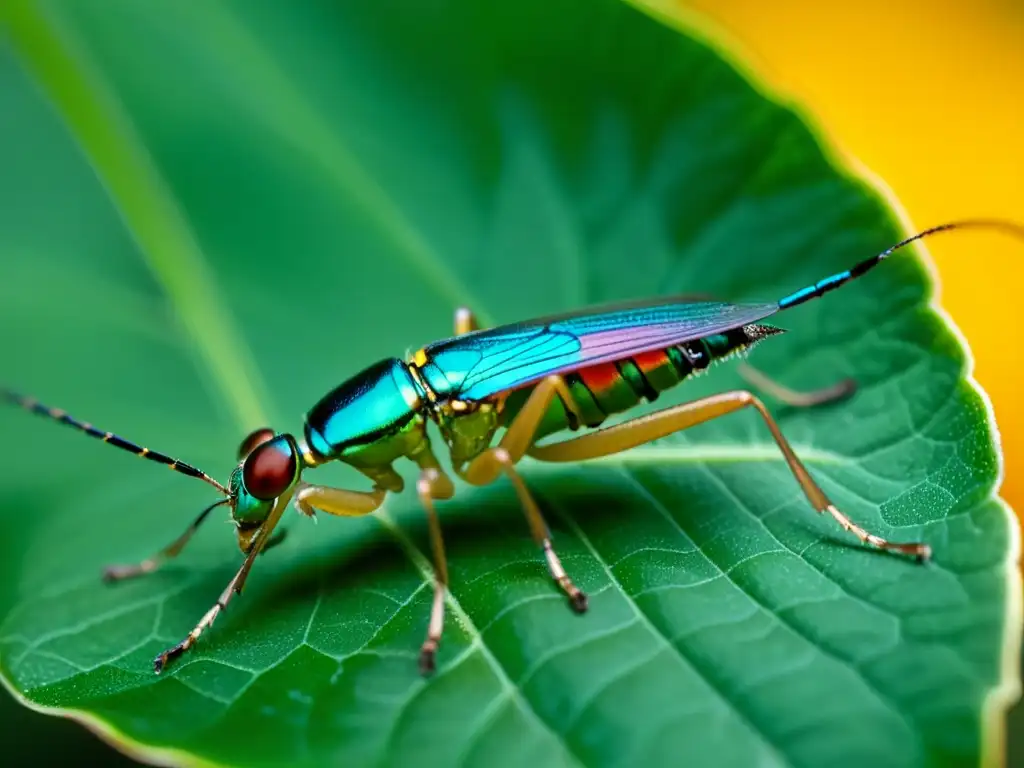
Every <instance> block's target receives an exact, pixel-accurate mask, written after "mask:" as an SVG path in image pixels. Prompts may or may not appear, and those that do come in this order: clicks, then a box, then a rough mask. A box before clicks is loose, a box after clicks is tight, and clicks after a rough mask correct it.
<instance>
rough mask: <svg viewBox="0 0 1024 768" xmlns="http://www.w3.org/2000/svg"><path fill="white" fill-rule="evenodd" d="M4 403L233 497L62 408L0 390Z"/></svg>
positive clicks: (201, 476)
mask: <svg viewBox="0 0 1024 768" xmlns="http://www.w3.org/2000/svg"><path fill="white" fill-rule="evenodd" d="M0 400H5V401H7V402H9V403H12V404H13V405H17V406H20V407H21V408H24V409H25V410H26V411H31V412H32V413H35V414H37V415H39V416H45V417H47V418H50V419H53V420H54V421H58V422H60V423H61V424H67V425H68V426H69V427H74V428H75V429H77V430H79V431H81V432H85V434H87V435H89V436H90V437H95V438H98V439H100V440H102V441H103V442H104V443H107V444H108V445H112V446H114V447H115V448H121V449H122V450H125V451H129V452H131V453H134V454H135V455H136V456H141V457H142V458H143V459H149V460H150V461H155V462H157V463H159V464H163V465H165V466H168V467H170V468H171V469H172V470H174V471H175V472H180V473H181V474H183V475H188V476H189V477H195V478H198V479H199V480H203V481H204V482H207V483H209V484H210V485H212V486H213V487H214V488H216V489H217V490H218V491H220V492H221V493H223V494H224V495H225V496H230V495H231V494H230V493H229V492H228V489H227V488H225V487H224V486H223V485H221V484H220V483H218V482H217V481H216V480H214V479H213V478H212V477H210V476H209V475H208V474H206V473H205V472H203V471H202V470H199V469H196V468H195V467H193V466H192V465H191V464H186V463H185V462H183V461H178V459H175V458H172V457H170V456H167V455H166V454H163V453H158V452H157V451H151V450H149V448H143V447H142V446H141V445H136V444H135V443H133V442H131V441H129V440H125V439H124V438H123V437H120V436H119V435H115V434H114V433H113V432H104V431H103V430H102V429H97V428H96V427H94V426H93V425H92V424H89V423H88V422H84V421H79V420H78V419H76V418H74V417H73V416H71V415H70V414H68V413H66V412H65V411H62V410H61V409H59V408H50V407H48V406H45V405H43V404H42V403H40V402H39V401H38V400H36V399H35V398H32V397H25V396H24V395H19V394H18V393H17V392H12V391H10V390H9V389H2V388H0Z"/></svg>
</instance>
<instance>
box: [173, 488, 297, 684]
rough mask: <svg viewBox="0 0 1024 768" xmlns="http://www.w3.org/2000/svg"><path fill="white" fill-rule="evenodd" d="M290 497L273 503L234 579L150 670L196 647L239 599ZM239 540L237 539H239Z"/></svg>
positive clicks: (289, 495)
mask: <svg viewBox="0 0 1024 768" xmlns="http://www.w3.org/2000/svg"><path fill="white" fill-rule="evenodd" d="M291 498H292V494H291V493H288V494H286V495H284V496H282V497H281V498H279V499H278V500H277V503H276V504H275V505H274V508H273V509H272V510H271V511H270V514H269V515H268V516H267V519H266V520H265V521H264V522H263V524H262V525H261V526H260V527H259V529H258V530H257V532H256V533H255V534H254V535H253V536H252V537H251V538H250V540H249V543H248V545H247V552H246V555H245V560H244V561H242V567H241V568H239V569H238V573H236V574H235V577H234V578H233V579H231V581H230V582H228V585H227V587H225V589H224V591H223V592H222V593H221V595H220V597H219V598H217V602H216V603H215V604H214V606H213V607H212V608H211V609H210V610H208V611H207V612H206V614H205V615H204V616H203V618H202V619H200V620H199V623H198V624H196V626H195V627H194V628H193V629H192V631H191V632H189V633H188V635H187V636H186V637H185V639H184V640H182V641H181V642H180V643H178V644H177V645H176V646H174V647H173V648H169V649H167V650H166V651H164V652H163V653H161V654H160V655H159V656H157V657H156V658H155V659H154V660H153V669H154V670H155V671H156V673H157V674H158V675H159V674H160V673H161V672H162V671H163V670H164V667H166V666H167V664H168V663H169V662H171V661H173V660H174V659H176V658H177V657H178V656H181V655H182V654H183V653H185V651H187V650H188V649H189V648H191V647H192V646H193V645H195V644H196V641H197V640H199V636H200V635H201V634H203V632H204V630H206V629H207V628H208V627H210V626H212V625H213V622H214V621H215V620H216V619H217V616H219V615H220V612H221V611H223V610H224V609H225V608H227V607H228V603H229V602H230V601H231V598H232V596H234V595H240V594H241V593H242V589H243V588H244V587H245V580H246V579H247V578H248V577H249V571H250V570H251V569H252V564H253V563H254V562H255V561H256V558H257V557H258V556H259V554H260V552H261V551H262V550H263V549H264V547H265V546H266V545H267V541H268V540H269V539H270V536H271V534H272V533H273V532H274V528H276V527H277V524H278V523H279V522H280V521H281V515H282V514H284V510H285V509H287V508H288V504H289V502H290V501H291ZM240 540H241V537H240Z"/></svg>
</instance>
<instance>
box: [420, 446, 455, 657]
mask: <svg viewBox="0 0 1024 768" xmlns="http://www.w3.org/2000/svg"><path fill="white" fill-rule="evenodd" d="M431 458H432V457H431ZM432 463H436V461H435V462H432ZM416 492H417V493H418V494H419V497H420V502H421V503H422V504H423V509H424V510H426V513H427V527H428V528H429V530H430V548H431V550H432V552H433V555H434V602H433V603H432V604H431V609H430V623H429V625H428V626H427V637H426V639H425V640H424V641H423V646H422V647H421V648H420V672H422V673H423V674H424V675H427V674H430V673H431V672H433V671H434V666H435V658H436V656H437V647H438V645H440V643H441V634H442V632H443V631H444V596H445V592H446V590H447V589H448V561H447V559H446V558H445V554H444V538H443V537H442V536H441V523H440V522H439V521H438V519H437V510H436V509H435V508H434V499H450V498H451V497H452V496H453V495H454V493H455V486H454V485H452V481H451V479H450V478H449V477H448V476H447V475H446V474H444V472H442V471H441V470H440V468H439V467H437V466H425V467H424V468H423V471H422V472H421V473H420V479H419V481H418V482H417V483H416Z"/></svg>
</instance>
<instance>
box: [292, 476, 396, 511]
mask: <svg viewBox="0 0 1024 768" xmlns="http://www.w3.org/2000/svg"><path fill="white" fill-rule="evenodd" d="M386 495H387V491H385V490H384V489H382V488H375V489H373V490H372V491H349V490H345V489H344V488H331V487H329V486H326V485H307V484H306V483H300V484H299V486H298V490H296V491H295V506H296V507H298V509H299V511H300V512H301V513H302V514H304V515H306V516H307V517H315V516H316V512H317V510H319V511H320V512H326V513H327V514H328V515H337V516H338V517H362V516H363V515H368V514H370V513H371V512H373V511H374V510H375V509H377V508H378V507H380V505H381V504H383V503H384V497H385V496H386Z"/></svg>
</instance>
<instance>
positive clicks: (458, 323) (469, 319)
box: [455, 307, 480, 336]
mask: <svg viewBox="0 0 1024 768" xmlns="http://www.w3.org/2000/svg"><path fill="white" fill-rule="evenodd" d="M479 328H480V323H478V322H477V321H476V315H474V314H473V310H471V309H469V308H468V307H459V308H458V309H457V310H455V335H456V336H461V335H462V334H464V333H469V332H470V331H475V330H478V329H479Z"/></svg>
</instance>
